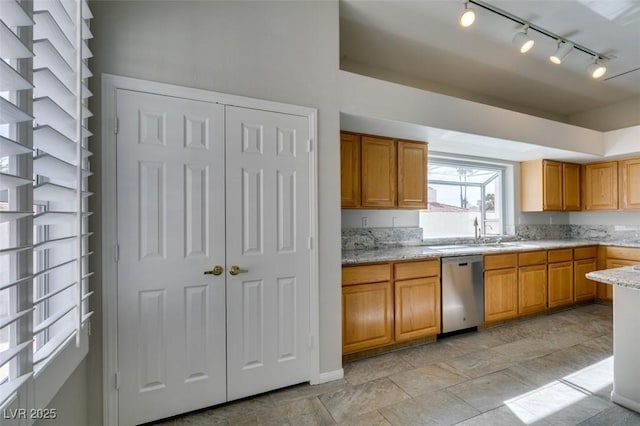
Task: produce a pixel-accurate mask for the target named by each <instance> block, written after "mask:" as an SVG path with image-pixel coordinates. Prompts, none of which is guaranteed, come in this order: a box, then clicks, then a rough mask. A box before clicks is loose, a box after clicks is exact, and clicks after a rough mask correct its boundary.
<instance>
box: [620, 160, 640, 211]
mask: <svg viewBox="0 0 640 426" xmlns="http://www.w3.org/2000/svg"><path fill="white" fill-rule="evenodd" d="M618 164H619V166H618V169H619V172H620V208H621V209H624V210H627V209H640V158H631V159H629V160H622V161H620V162H619V163H618Z"/></svg>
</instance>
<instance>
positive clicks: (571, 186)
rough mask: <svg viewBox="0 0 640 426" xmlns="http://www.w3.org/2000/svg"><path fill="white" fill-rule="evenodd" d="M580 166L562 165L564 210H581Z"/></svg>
mask: <svg viewBox="0 0 640 426" xmlns="http://www.w3.org/2000/svg"><path fill="white" fill-rule="evenodd" d="M581 208H582V204H581V201H580V165H579V164H572V163H562V209H563V210H576V211H578V210H580V209H581Z"/></svg>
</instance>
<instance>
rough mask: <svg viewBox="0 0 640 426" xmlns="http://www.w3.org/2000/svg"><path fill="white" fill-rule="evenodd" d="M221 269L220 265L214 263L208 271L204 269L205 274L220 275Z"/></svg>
mask: <svg viewBox="0 0 640 426" xmlns="http://www.w3.org/2000/svg"><path fill="white" fill-rule="evenodd" d="M222 271H223V269H222V266H220V265H216V266H214V267H213V268H212V269H211V270H210V271H204V274H205V275H220V274H221V273H222Z"/></svg>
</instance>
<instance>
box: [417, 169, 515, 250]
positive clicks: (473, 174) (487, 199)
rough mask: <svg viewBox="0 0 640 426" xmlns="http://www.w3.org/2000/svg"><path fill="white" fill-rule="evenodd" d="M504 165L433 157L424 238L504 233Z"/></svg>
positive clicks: (422, 223) (422, 214)
mask: <svg viewBox="0 0 640 426" xmlns="http://www.w3.org/2000/svg"><path fill="white" fill-rule="evenodd" d="M503 175H504V169H503V168H502V167H500V166H497V165H496V166H492V165H486V164H475V163H468V162H457V161H455V160H439V159H431V160H430V163H429V166H428V178H427V186H428V200H429V202H428V209H427V210H425V211H421V212H420V227H421V228H422V229H423V235H424V238H442V237H474V236H476V235H477V234H476V227H475V226H474V224H475V223H477V224H478V228H477V229H478V232H479V234H480V235H481V236H491V235H502V234H503V233H504V232H503V227H504V225H503V217H502V211H503V207H502V200H503V194H502V179H503Z"/></svg>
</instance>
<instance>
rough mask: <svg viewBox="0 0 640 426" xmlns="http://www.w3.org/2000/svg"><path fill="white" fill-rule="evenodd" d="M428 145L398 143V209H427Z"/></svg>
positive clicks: (408, 142)
mask: <svg viewBox="0 0 640 426" xmlns="http://www.w3.org/2000/svg"><path fill="white" fill-rule="evenodd" d="M426 182H427V145H426V144H424V143H420V142H410V141H398V207H401V208H418V209H424V208H426V207H427V185H426Z"/></svg>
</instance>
